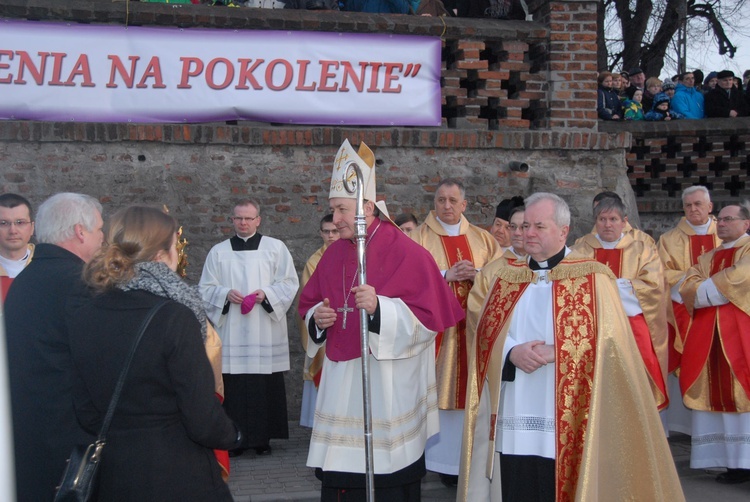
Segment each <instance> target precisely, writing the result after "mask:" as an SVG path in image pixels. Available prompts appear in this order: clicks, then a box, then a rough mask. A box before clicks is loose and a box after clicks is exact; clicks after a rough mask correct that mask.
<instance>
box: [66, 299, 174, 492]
mask: <svg viewBox="0 0 750 502" xmlns="http://www.w3.org/2000/svg"><path fill="white" fill-rule="evenodd" d="M165 303H167V300H162V301H161V302H159V303H157V304H156V305H154V306H153V307H152V308H151V310H150V311H149V312H148V314H146V317H145V319H143V322H142V323H141V327H140V329H139V331H138V335H136V337H135V341H134V342H133V346H132V347H131V348H130V353H129V354H128V356H127V358H126V360H125V366H124V367H123V368H122V371H121V372H120V378H119V379H118V380H117V385H116V386H115V392H114V394H112V399H111V400H110V402H109V408H107V414H106V415H105V416H104V421H103V422H102V429H101V431H99V437H97V438H96V441H95V442H94V443H91V444H90V445H76V446H74V447H73V451H72V452H71V454H70V458H69V459H68V461H67V465H66V467H65V472H63V475H62V479H61V480H60V486H58V487H57V492H56V493H55V499H54V502H88V501H89V500H91V499H92V496H93V495H94V493H95V492H96V481H97V472H98V471H99V462H100V460H101V457H102V450H103V449H104V446H105V445H106V444H107V438H106V437H107V431H108V430H109V425H110V423H111V422H112V416H113V415H114V413H115V408H116V407H117V401H118V400H119V399H120V392H121V391H122V387H123V385H124V384H125V376H126V375H127V374H128V370H129V369H130V363H131V362H132V361H133V355H134V354H135V349H137V348H138V344H139V343H140V341H141V338H142V337H143V333H144V332H145V331H146V328H147V327H148V325H149V323H150V322H151V319H152V318H153V317H154V315H155V314H156V312H158V310H159V309H160V308H161V307H162V305H164V304H165Z"/></svg>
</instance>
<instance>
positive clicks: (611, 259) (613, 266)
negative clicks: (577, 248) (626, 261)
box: [594, 248, 622, 279]
mask: <svg viewBox="0 0 750 502" xmlns="http://www.w3.org/2000/svg"><path fill="white" fill-rule="evenodd" d="M594 258H595V259H596V261H598V262H599V263H603V264H604V265H606V266H608V267H609V268H610V270H612V273H614V274H615V277H617V278H618V279H619V278H620V277H622V249H604V248H596V249H594Z"/></svg>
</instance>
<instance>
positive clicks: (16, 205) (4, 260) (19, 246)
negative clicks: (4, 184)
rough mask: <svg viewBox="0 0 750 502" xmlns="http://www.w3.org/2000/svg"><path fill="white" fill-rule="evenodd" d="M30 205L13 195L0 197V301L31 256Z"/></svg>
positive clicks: (31, 223)
mask: <svg viewBox="0 0 750 502" xmlns="http://www.w3.org/2000/svg"><path fill="white" fill-rule="evenodd" d="M33 234H34V222H33V221H32V219H31V203H30V202H29V201H28V200H26V198H24V197H21V196H20V195H16V194H14V193H4V194H2V195H0V301H5V295H6V293H7V292H8V288H9V287H10V283H11V282H12V280H13V278H14V277H15V276H17V275H18V274H19V273H20V272H21V270H23V269H24V267H26V265H28V264H29V262H30V261H31V257H32V256H34V245H33V244H31V243H30V242H29V241H30V240H31V236H32V235H33Z"/></svg>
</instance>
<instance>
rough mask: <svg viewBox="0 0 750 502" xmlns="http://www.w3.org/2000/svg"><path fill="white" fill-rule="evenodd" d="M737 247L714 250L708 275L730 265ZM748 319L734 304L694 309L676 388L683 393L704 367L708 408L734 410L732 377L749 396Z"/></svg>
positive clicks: (735, 409)
mask: <svg viewBox="0 0 750 502" xmlns="http://www.w3.org/2000/svg"><path fill="white" fill-rule="evenodd" d="M737 249H738V248H728V249H722V250H719V251H716V252H715V253H714V256H713V258H712V260H711V275H712V276H713V275H714V274H717V273H719V272H721V271H722V270H724V269H725V268H728V267H731V266H732V265H733V264H734V254H735V251H737ZM748 321H750V319H748V315H747V314H745V313H744V312H742V311H741V310H740V309H739V308H737V306H736V305H734V304H732V303H727V304H726V305H720V306H718V307H706V308H701V309H695V312H694V313H693V322H692V324H691V325H690V331H689V332H688V335H687V337H686V340H685V350H684V351H683V356H682V371H681V372H680V387H681V389H682V393H683V394H685V393H686V392H687V391H688V389H690V387H691V386H692V385H693V384H694V383H695V382H696V380H697V379H698V377H699V376H700V374H701V372H702V370H703V368H704V367H706V368H707V371H708V382H709V387H708V392H709V402H710V406H711V411H722V412H736V411H737V406H736V404H735V401H734V395H733V393H732V380H733V378H737V381H738V382H739V383H740V385H741V386H742V388H743V389H744V391H745V394H747V396H749V397H750V360H748V356H750V322H748Z"/></svg>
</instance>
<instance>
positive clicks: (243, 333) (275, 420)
mask: <svg viewBox="0 0 750 502" xmlns="http://www.w3.org/2000/svg"><path fill="white" fill-rule="evenodd" d="M230 220H231V221H232V224H233V225H234V231H235V235H234V237H232V238H231V239H229V240H226V241H224V242H221V243H219V244H217V245H215V246H214V247H213V248H211V251H209V253H208V256H207V257H206V262H205V264H204V266H203V274H202V275H201V279H200V283H199V288H200V292H201V295H202V296H203V302H204V304H205V307H206V315H207V316H208V318H209V319H210V320H211V322H212V323H213V325H214V326H215V327H216V330H217V331H218V333H219V336H220V337H221V342H222V373H223V378H224V408H225V409H226V412H227V414H228V415H229V416H230V418H232V420H234V421H235V423H237V425H238V426H239V427H240V428H241V429H242V434H243V436H244V437H245V441H244V442H243V445H242V446H241V447H240V448H238V449H236V450H234V451H231V452H229V454H230V456H236V455H240V454H242V453H243V452H244V451H245V450H247V449H249V448H254V449H255V452H256V453H257V454H258V455H265V454H269V453H270V452H271V446H270V440H271V439H287V438H288V437H289V426H288V423H287V410H286V390H285V388H284V375H283V372H284V371H288V370H289V341H288V339H287V326H286V312H287V310H289V307H291V305H292V302H293V301H294V297H295V294H296V293H297V289H298V287H299V281H298V280H297V272H296V271H295V269H294V262H293V261H292V255H291V254H290V253H289V250H288V249H287V247H286V246H285V245H284V243H283V242H281V241H280V240H278V239H274V238H273V237H268V236H266V235H261V234H260V233H259V232H258V227H259V226H260V223H261V216H260V205H259V204H258V202H256V201H254V200H244V201H241V202H239V203H238V204H237V205H236V206H235V207H234V212H233V214H232V216H231V218H230Z"/></svg>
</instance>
